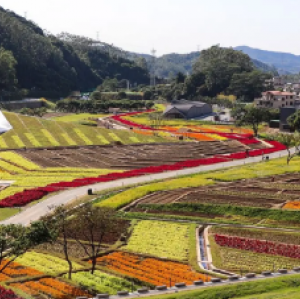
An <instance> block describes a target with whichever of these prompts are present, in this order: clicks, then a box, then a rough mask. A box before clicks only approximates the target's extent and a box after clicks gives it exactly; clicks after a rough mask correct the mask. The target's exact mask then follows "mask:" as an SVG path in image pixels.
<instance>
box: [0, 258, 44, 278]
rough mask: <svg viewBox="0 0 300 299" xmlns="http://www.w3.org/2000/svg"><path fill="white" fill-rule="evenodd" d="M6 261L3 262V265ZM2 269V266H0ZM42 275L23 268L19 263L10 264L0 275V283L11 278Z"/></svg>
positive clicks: (33, 270)
mask: <svg viewBox="0 0 300 299" xmlns="http://www.w3.org/2000/svg"><path fill="white" fill-rule="evenodd" d="M5 263H6V261H4V262H3V264H4V265H5ZM1 267H3V265H1ZM42 274H43V273H42V272H40V271H37V270H35V269H32V268H29V267H26V266H23V265H21V264H19V263H16V262H12V263H10V264H9V265H8V267H7V268H5V269H4V270H3V272H2V273H0V282H2V281H7V280H10V279H13V278H20V277H25V276H35V275H42Z"/></svg>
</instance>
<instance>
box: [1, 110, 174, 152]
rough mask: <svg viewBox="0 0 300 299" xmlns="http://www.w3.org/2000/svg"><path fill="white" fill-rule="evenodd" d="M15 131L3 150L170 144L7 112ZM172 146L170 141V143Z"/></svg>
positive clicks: (7, 137) (5, 140) (7, 135)
mask: <svg viewBox="0 0 300 299" xmlns="http://www.w3.org/2000/svg"><path fill="white" fill-rule="evenodd" d="M4 114H5V116H6V117H7V119H8V121H9V122H10V123H11V125H12V126H13V128H14V129H13V130H11V131H9V132H7V133H5V134H3V135H2V136H1V137H0V149H6V148H10V149H18V148H23V147H25V146H26V147H28V148H34V147H55V146H70V145H81V146H83V145H105V144H110V143H112V142H115V141H117V140H119V141H121V142H122V143H123V144H131V143H137V142H141V143H151V142H164V141H166V140H165V139H163V138H160V137H152V136H151V137H148V136H143V135H137V134H135V133H132V132H129V131H125V130H118V131H117V130H107V129H102V128H97V127H88V126H83V125H79V124H75V123H72V122H70V123H68V122H57V121H52V120H45V119H41V118H36V117H30V116H23V115H20V114H15V113H10V112H4ZM168 142H169V141H168Z"/></svg>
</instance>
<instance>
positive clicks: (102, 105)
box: [56, 91, 154, 113]
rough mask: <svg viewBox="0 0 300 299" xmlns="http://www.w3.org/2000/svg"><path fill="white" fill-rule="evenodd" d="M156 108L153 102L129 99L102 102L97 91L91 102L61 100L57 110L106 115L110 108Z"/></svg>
mask: <svg viewBox="0 0 300 299" xmlns="http://www.w3.org/2000/svg"><path fill="white" fill-rule="evenodd" d="M153 106H154V102H151V101H131V100H127V99H122V100H111V101H103V100H101V94H100V95H99V92H98V91H95V92H94V93H93V94H92V96H91V100H89V101H85V100H69V99H65V100H61V101H58V102H57V104H56V110H57V111H61V112H67V113H103V112H104V113H106V112H108V110H109V108H120V109H124V110H136V109H142V108H146V109H150V108H151V107H153Z"/></svg>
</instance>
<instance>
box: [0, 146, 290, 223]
mask: <svg viewBox="0 0 300 299" xmlns="http://www.w3.org/2000/svg"><path fill="white" fill-rule="evenodd" d="M291 151H292V152H294V149H292V150H291ZM268 156H269V157H270V159H275V158H280V157H284V156H287V151H286V150H284V151H280V152H276V153H273V154H270V155H268ZM261 161H262V157H261V156H258V157H253V158H248V159H244V160H235V161H230V162H224V163H218V164H213V165H207V166H199V167H194V168H186V169H183V170H177V171H168V172H163V173H158V174H151V175H143V176H140V177H134V178H128V179H122V180H116V181H112V182H107V183H98V184H94V185H89V186H84V187H79V188H72V189H69V190H66V191H63V192H61V193H59V194H56V195H53V196H50V197H48V198H47V199H45V200H44V201H41V202H39V203H37V204H36V205H33V206H31V207H29V208H27V209H26V210H23V211H22V212H21V213H19V214H17V215H15V216H13V217H11V218H9V219H7V220H5V221H2V222H0V224H22V225H29V224H30V222H32V221H37V220H39V219H40V218H41V217H42V216H44V215H46V214H48V213H49V207H55V206H60V205H64V204H68V203H70V202H72V201H73V200H75V199H76V198H77V197H81V196H84V195H86V194H87V192H88V189H91V188H92V189H93V190H94V191H104V190H109V189H112V188H118V187H123V186H130V185H135V184H142V183H148V182H153V181H157V180H164V179H170V178H176V177H179V176H184V175H190V174H196V173H201V172H207V171H213V170H218V169H223V168H228V167H234V166H241V165H245V164H250V163H256V162H261Z"/></svg>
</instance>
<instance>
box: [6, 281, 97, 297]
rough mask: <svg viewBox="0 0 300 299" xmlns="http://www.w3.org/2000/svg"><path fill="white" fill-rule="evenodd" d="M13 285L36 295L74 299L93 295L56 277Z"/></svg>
mask: <svg viewBox="0 0 300 299" xmlns="http://www.w3.org/2000/svg"><path fill="white" fill-rule="evenodd" d="M11 286H12V287H15V288H18V289H20V290H22V291H23V292H25V293H27V294H29V295H32V296H36V295H39V294H41V293H42V294H44V295H46V296H50V297H52V298H55V299H73V298H76V297H91V296H90V295H89V294H88V293H86V292H84V291H82V290H80V289H79V288H76V287H73V286H71V285H68V284H67V283H64V282H61V281H59V280H57V279H55V278H43V279H40V280H38V281H27V282H23V283H22V284H21V283H13V284H11Z"/></svg>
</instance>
